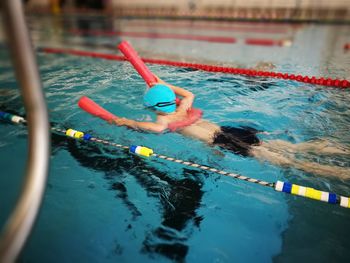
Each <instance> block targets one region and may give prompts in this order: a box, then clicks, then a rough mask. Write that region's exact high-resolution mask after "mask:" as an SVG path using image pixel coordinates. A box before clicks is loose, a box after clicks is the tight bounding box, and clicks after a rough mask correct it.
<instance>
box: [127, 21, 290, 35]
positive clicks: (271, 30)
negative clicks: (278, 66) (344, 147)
mask: <svg viewBox="0 0 350 263" xmlns="http://www.w3.org/2000/svg"><path fill="white" fill-rule="evenodd" d="M124 26H125V27H137V28H139V27H146V28H155V27H158V28H168V27H171V28H186V29H188V28H196V29H205V30H215V31H236V32H244V33H248V32H249V33H251V32H254V33H265V34H285V33H287V32H288V31H287V29H285V28H268V27H261V28H259V27H245V26H241V27H240V26H230V25H224V26H217V25H197V24H190V23H189V24H187V25H184V24H171V23H162V24H156V23H152V24H145V23H142V24H141V23H137V24H136V23H126V24H125V25H124Z"/></svg>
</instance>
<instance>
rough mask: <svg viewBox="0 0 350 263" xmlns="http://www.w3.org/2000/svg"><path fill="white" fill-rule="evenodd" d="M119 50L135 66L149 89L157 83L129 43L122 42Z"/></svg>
mask: <svg viewBox="0 0 350 263" xmlns="http://www.w3.org/2000/svg"><path fill="white" fill-rule="evenodd" d="M118 48H119V50H120V51H121V52H122V53H123V54H124V56H125V57H126V58H127V59H128V61H129V62H130V63H131V64H132V65H133V66H134V68H135V69H136V71H137V72H138V73H139V74H140V75H141V77H142V78H143V79H144V80H145V82H146V83H147V85H148V86H149V87H151V86H152V84H154V83H156V82H157V79H156V77H155V76H154V75H153V74H152V72H151V71H150V70H149V69H148V67H147V66H146V64H145V63H144V62H143V61H142V59H141V58H140V57H139V56H138V54H137V52H136V51H135V50H134V49H133V48H132V46H131V45H130V44H129V43H128V42H126V41H122V42H121V43H120V44H119V45H118Z"/></svg>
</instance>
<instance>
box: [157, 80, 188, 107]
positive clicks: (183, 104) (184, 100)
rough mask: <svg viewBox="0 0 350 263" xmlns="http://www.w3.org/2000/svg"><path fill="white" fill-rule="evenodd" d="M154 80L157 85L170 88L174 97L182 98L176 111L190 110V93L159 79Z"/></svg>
mask: <svg viewBox="0 0 350 263" xmlns="http://www.w3.org/2000/svg"><path fill="white" fill-rule="evenodd" d="M156 78H157V81H158V83H160V84H164V85H167V86H168V87H169V88H171V89H172V90H173V91H174V93H175V94H176V95H178V96H181V97H182V99H181V104H180V105H179V106H178V109H180V110H181V109H183V110H186V111H187V110H188V109H190V108H192V104H193V101H194V94H193V93H192V92H190V91H188V90H185V89H183V88H180V87H177V86H174V85H170V84H168V83H166V82H165V81H163V80H161V79H160V78H158V77H157V76H156Z"/></svg>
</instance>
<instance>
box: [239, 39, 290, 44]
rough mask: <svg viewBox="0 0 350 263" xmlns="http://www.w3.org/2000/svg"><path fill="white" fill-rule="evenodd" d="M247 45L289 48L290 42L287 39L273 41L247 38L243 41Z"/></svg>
mask: <svg viewBox="0 0 350 263" xmlns="http://www.w3.org/2000/svg"><path fill="white" fill-rule="evenodd" d="M245 43H246V44H247V45H260V46H291V44H292V42H291V41H290V40H288V39H283V40H275V39H261V38H247V39H246V40H245Z"/></svg>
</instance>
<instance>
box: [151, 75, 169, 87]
mask: <svg viewBox="0 0 350 263" xmlns="http://www.w3.org/2000/svg"><path fill="white" fill-rule="evenodd" d="M154 76H155V77H156V79H157V83H154V84H153V85H155V84H167V83H166V82H165V81H164V80H162V79H161V78H159V77H158V76H156V75H154Z"/></svg>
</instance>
